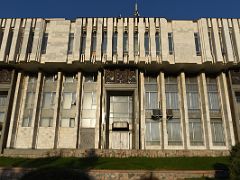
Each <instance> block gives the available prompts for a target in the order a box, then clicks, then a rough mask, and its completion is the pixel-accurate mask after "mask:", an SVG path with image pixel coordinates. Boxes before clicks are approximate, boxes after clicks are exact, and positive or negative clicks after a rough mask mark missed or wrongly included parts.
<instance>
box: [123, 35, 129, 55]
mask: <svg viewBox="0 0 240 180" xmlns="http://www.w3.org/2000/svg"><path fill="white" fill-rule="evenodd" d="M123 53H126V54H127V53H128V32H126V31H125V32H124V34H123Z"/></svg>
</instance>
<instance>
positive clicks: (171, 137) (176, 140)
mask: <svg viewBox="0 0 240 180" xmlns="http://www.w3.org/2000/svg"><path fill="white" fill-rule="evenodd" d="M167 134H168V145H182V137H181V122H180V119H178V118H173V119H169V120H168V121H167Z"/></svg>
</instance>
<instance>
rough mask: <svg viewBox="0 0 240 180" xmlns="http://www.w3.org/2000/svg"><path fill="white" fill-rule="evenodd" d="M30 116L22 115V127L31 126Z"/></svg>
mask: <svg viewBox="0 0 240 180" xmlns="http://www.w3.org/2000/svg"><path fill="white" fill-rule="evenodd" d="M31 118H32V117H24V118H23V121H22V127H30V126H31Z"/></svg>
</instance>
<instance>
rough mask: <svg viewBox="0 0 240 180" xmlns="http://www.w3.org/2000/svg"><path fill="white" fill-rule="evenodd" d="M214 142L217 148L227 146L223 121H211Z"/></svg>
mask: <svg viewBox="0 0 240 180" xmlns="http://www.w3.org/2000/svg"><path fill="white" fill-rule="evenodd" d="M211 130H212V141H213V145H215V146H224V145H225V135H224V129H223V123H222V120H221V119H211Z"/></svg>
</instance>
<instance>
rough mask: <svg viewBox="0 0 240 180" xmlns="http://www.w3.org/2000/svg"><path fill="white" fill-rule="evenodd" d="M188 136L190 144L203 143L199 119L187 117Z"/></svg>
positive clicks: (199, 144) (198, 144)
mask: <svg viewBox="0 0 240 180" xmlns="http://www.w3.org/2000/svg"><path fill="white" fill-rule="evenodd" d="M189 136H190V144H191V145H192V146H201V145H203V136H202V123H201V119H192V118H190V119H189Z"/></svg>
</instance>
